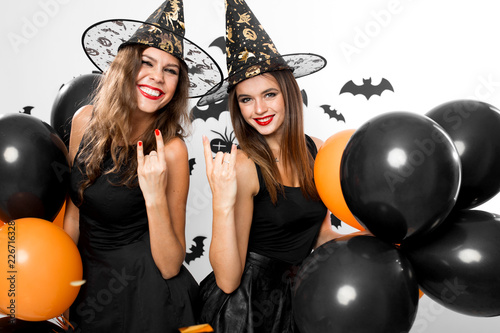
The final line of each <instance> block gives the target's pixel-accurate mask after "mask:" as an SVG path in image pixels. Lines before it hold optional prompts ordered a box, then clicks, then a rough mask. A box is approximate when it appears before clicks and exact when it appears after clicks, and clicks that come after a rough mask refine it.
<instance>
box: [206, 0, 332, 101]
mask: <svg viewBox="0 0 500 333" xmlns="http://www.w3.org/2000/svg"><path fill="white" fill-rule="evenodd" d="M226 63H227V72H228V77H227V78H226V79H225V80H224V82H223V84H222V85H220V86H216V87H214V88H212V89H211V90H210V91H209V92H208V93H207V95H205V96H203V97H202V98H201V99H200V101H199V102H198V105H199V106H203V105H207V104H210V103H215V102H217V101H220V100H222V99H224V98H226V97H227V93H228V91H229V90H231V89H232V88H233V87H234V86H235V85H236V84H238V83H239V82H241V81H243V80H245V79H248V78H251V77H254V76H256V75H259V74H263V73H266V72H271V71H275V70H283V69H290V70H292V72H293V75H294V77H295V78H299V77H302V76H306V75H309V74H312V73H315V72H317V71H319V70H321V69H322V68H323V67H325V66H326V59H325V58H323V57H322V56H319V55H317V54H311V53H294V54H287V55H281V54H280V53H279V52H278V50H277V49H276V46H275V45H274V43H273V41H272V40H271V38H270V37H269V35H268V34H267V32H266V31H265V30H264V28H263V27H262V25H261V24H260V22H259V21H258V20H257V18H256V17H255V15H254V14H253V12H252V11H251V10H250V8H249V7H248V5H247V4H246V3H245V1H244V0H229V1H228V0H226Z"/></svg>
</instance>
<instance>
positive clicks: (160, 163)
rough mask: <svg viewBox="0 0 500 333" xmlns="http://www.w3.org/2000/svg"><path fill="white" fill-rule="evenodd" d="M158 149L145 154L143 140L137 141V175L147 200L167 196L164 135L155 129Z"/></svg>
mask: <svg viewBox="0 0 500 333" xmlns="http://www.w3.org/2000/svg"><path fill="white" fill-rule="evenodd" d="M155 136H156V149H157V150H156V151H155V150H152V151H151V152H150V153H149V154H148V155H144V147H143V145H142V141H139V142H137V176H138V178H139V186H140V188H141V190H142V194H143V195H144V200H146V202H152V201H151V200H154V199H156V198H158V197H159V196H165V195H166V194H165V193H166V192H165V190H166V188H167V162H166V159H165V146H164V144H163V136H162V135H161V132H160V131H159V130H155Z"/></svg>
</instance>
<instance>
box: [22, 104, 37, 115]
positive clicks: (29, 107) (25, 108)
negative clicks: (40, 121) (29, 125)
mask: <svg viewBox="0 0 500 333" xmlns="http://www.w3.org/2000/svg"><path fill="white" fill-rule="evenodd" d="M34 108H35V107H34V106H25V107H24V108H23V111H19V113H24V114H29V115H31V110H33V109H34Z"/></svg>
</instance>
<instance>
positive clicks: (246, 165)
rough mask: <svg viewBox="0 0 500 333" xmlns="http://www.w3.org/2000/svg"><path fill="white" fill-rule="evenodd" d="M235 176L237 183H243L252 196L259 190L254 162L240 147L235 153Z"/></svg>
mask: <svg viewBox="0 0 500 333" xmlns="http://www.w3.org/2000/svg"><path fill="white" fill-rule="evenodd" d="M236 177H237V179H238V184H243V185H244V186H245V188H246V189H247V190H248V191H249V193H250V194H251V195H252V196H254V195H256V194H257V193H258V192H259V178H258V176H257V169H256V167H255V163H254V162H253V161H252V159H250V158H249V157H248V155H247V154H246V153H245V152H244V151H242V150H241V149H238V153H237V155H236Z"/></svg>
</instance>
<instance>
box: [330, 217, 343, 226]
mask: <svg viewBox="0 0 500 333" xmlns="http://www.w3.org/2000/svg"><path fill="white" fill-rule="evenodd" d="M330 222H331V223H332V225H333V226H334V227H335V228H337V229H338V228H339V227H340V224H341V221H340V220H339V219H338V218H337V216H335V215H333V214H332V213H330Z"/></svg>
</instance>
